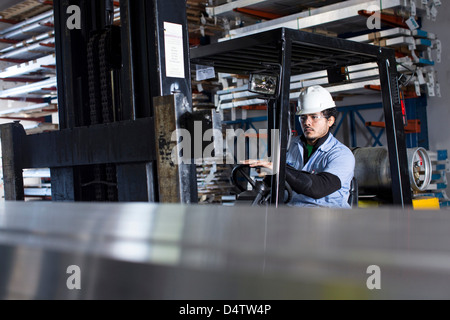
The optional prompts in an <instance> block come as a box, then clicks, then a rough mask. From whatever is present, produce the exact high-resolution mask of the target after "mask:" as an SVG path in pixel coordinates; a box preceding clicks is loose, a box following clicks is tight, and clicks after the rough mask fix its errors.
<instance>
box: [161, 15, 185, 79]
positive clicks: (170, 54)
mask: <svg viewBox="0 0 450 320" xmlns="http://www.w3.org/2000/svg"><path fill="white" fill-rule="evenodd" d="M164 46H165V54H166V77H171V78H183V79H184V78H185V72H184V49H183V26H182V25H181V24H176V23H170V22H164Z"/></svg>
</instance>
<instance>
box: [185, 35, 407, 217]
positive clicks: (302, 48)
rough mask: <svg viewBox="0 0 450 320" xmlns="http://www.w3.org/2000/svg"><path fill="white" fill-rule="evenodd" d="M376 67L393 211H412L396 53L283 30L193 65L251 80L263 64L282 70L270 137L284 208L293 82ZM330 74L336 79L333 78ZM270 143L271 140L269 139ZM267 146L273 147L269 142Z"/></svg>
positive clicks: (205, 50)
mask: <svg viewBox="0 0 450 320" xmlns="http://www.w3.org/2000/svg"><path fill="white" fill-rule="evenodd" d="M369 62H376V63H377V64H378V68H379V77H380V82H381V96H382V104H383V110H384V117H385V122H386V135H387V141H388V151H389V163H390V170H391V176H392V198H393V204H394V205H401V206H402V207H403V208H405V207H407V206H412V194H411V186H410V181H409V175H408V161H407V149H406V139H405V132H404V126H403V114H402V109H401V101H400V93H399V88H398V75H397V65H396V60H395V51H394V50H393V49H389V48H383V47H378V46H374V45H369V44H362V43H358V42H354V41H348V40H344V39H340V38H335V37H328V36H323V35H319V34H313V33H309V32H304V31H299V30H293V29H286V28H279V29H275V30H270V31H265V32H261V33H258V34H254V35H249V36H245V37H241V38H235V39H231V40H228V41H223V42H219V43H214V44H210V45H208V46H203V47H197V48H192V49H191V63H193V64H199V65H208V66H213V67H214V68H215V70H216V71H217V72H224V73H231V74H250V73H252V72H254V71H256V70H260V69H261V66H262V63H270V64H280V65H281V67H282V70H283V72H282V75H281V76H280V81H281V84H280V86H281V88H280V96H279V97H278V99H276V100H270V101H269V105H268V111H267V113H268V114H267V115H268V130H269V131H268V132H270V130H271V129H277V130H279V139H280V141H279V147H280V150H279V151H280V153H279V163H280V164H281V165H280V168H279V170H278V173H277V174H275V175H273V176H272V186H274V187H272V191H271V192H272V195H271V203H272V205H275V206H278V205H279V204H280V203H282V202H283V201H282V199H283V196H284V189H285V188H284V185H285V165H283V164H285V163H286V151H287V141H288V137H287V134H288V133H287V128H288V121H289V119H288V114H289V113H288V111H289V110H288V109H289V103H290V99H289V96H290V79H291V76H293V75H297V74H302V73H309V72H314V71H322V70H327V71H330V70H336V69H337V68H341V67H348V66H351V65H356V64H362V63H369ZM329 74H333V73H332V72H331V73H330V72H329ZM269 138H270V135H269ZM268 145H269V146H270V145H271V142H270V141H269V143H268Z"/></svg>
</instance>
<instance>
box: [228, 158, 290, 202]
mask: <svg viewBox="0 0 450 320" xmlns="http://www.w3.org/2000/svg"><path fill="white" fill-rule="evenodd" d="M248 168H249V165H248V164H240V165H237V166H236V167H234V168H233V171H232V173H231V181H232V183H233V184H234V185H235V186H236V187H237V188H238V189H239V190H240V191H241V192H245V191H247V189H246V188H244V187H243V186H242V185H241V184H240V183H239V182H238V179H237V176H238V174H240V175H241V176H242V177H244V179H245V180H246V181H247V182H248V183H250V185H251V186H252V188H253V190H254V191H255V192H256V193H257V195H256V198H255V199H254V200H253V202H252V206H256V205H263V204H266V203H267V201H268V200H269V199H270V190H271V188H270V187H269V186H268V185H267V184H266V183H265V182H264V181H257V180H253V179H252V178H251V177H250V176H249V175H248V173H247V172H246V170H244V169H248ZM254 168H259V167H254ZM285 188H286V191H287V198H286V199H285V200H284V203H285V204H287V203H289V202H290V201H291V200H292V188H291V186H290V185H289V183H287V181H285Z"/></svg>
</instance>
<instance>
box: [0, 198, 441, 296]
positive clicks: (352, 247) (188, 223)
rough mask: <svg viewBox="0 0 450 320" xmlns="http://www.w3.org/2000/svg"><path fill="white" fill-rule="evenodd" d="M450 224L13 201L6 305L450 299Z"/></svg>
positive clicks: (1, 266)
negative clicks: (74, 272) (377, 273)
mask: <svg viewBox="0 0 450 320" xmlns="http://www.w3.org/2000/svg"><path fill="white" fill-rule="evenodd" d="M449 227H450V216H449V215H448V211H413V210H412V209H411V210H409V209H408V210H399V209H396V208H380V209H357V210H330V209H298V208H288V207H284V208H279V209H274V208H262V207H257V208H254V207H240V206H235V207H224V206H206V205H205V206H183V205H156V204H147V203H134V204H123V203H121V204H96V203H76V204H74V203H41V202H27V203H12V202H6V203H2V204H0V298H1V299H206V300H208V299H428V298H429V299H440V298H443V299H446V298H448V295H449V289H448V288H449V284H450V249H449V246H448V244H449V243H450V233H449V232H448V230H449ZM73 265H75V266H79V267H80V270H81V275H80V283H81V289H80V290H70V289H68V287H67V281H68V279H69V277H70V276H71V274H70V273H67V268H68V267H69V266H73ZM371 265H377V266H379V267H380V270H381V290H369V289H368V288H367V286H366V282H367V280H368V278H369V277H370V274H368V273H367V268H368V267H369V266H371Z"/></svg>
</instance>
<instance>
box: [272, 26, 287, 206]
mask: <svg viewBox="0 0 450 320" xmlns="http://www.w3.org/2000/svg"><path fill="white" fill-rule="evenodd" d="M279 45H280V46H281V48H280V50H279V52H280V57H279V59H280V64H281V75H280V81H281V84H280V85H281V88H280V96H279V97H278V100H277V103H276V106H277V112H276V114H275V117H276V120H275V121H276V122H275V123H276V127H275V128H274V129H276V130H279V131H278V132H279V140H278V141H279V148H276V149H275V150H276V152H278V151H279V154H278V155H271V156H272V159H273V158H274V157H276V158H277V159H278V160H277V161H275V163H274V165H276V166H278V168H274V169H275V171H276V172H277V174H276V175H274V176H273V177H272V191H271V192H272V194H271V203H272V204H273V205H275V206H276V207H278V206H279V205H280V204H283V202H284V190H285V178H286V177H285V172H286V152H287V142H288V138H289V137H288V134H290V133H288V128H289V124H288V122H289V121H290V120H289V95H290V84H291V80H290V79H291V57H292V40H291V38H290V37H286V35H285V30H284V29H283V30H282V35H281V43H280V44H279ZM269 129H270V128H269ZM269 134H271V133H270V132H269ZM269 148H270V146H269Z"/></svg>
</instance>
